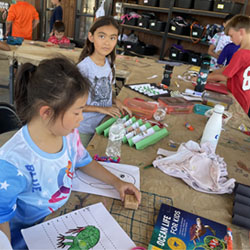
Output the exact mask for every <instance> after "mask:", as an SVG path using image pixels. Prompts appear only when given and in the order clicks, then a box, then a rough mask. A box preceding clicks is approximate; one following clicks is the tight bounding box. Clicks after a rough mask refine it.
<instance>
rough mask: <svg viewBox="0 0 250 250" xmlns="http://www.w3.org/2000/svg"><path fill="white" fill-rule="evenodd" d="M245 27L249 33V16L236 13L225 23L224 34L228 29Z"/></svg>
mask: <svg viewBox="0 0 250 250" xmlns="http://www.w3.org/2000/svg"><path fill="white" fill-rule="evenodd" d="M230 28H232V29H235V30H236V31H238V30H239V29H245V30H246V32H247V33H250V17H249V16H246V15H241V14H240V15H236V16H234V17H233V18H232V19H231V20H230V21H229V22H228V24H227V26H226V28H225V34H228V31H229V29H230Z"/></svg>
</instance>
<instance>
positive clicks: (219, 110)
mask: <svg viewBox="0 0 250 250" xmlns="http://www.w3.org/2000/svg"><path fill="white" fill-rule="evenodd" d="M224 109H225V108H224V106H223V105H220V104H217V105H215V106H214V111H215V112H216V113H220V114H223V112H224Z"/></svg>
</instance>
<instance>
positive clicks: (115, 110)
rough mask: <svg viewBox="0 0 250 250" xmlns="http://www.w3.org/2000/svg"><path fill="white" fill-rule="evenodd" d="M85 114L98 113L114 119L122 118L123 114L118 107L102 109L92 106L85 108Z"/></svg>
mask: <svg viewBox="0 0 250 250" xmlns="http://www.w3.org/2000/svg"><path fill="white" fill-rule="evenodd" d="M83 112H97V113H102V114H106V115H110V116H112V117H116V116H118V117H120V116H121V112H120V110H119V108H118V107H116V106H115V105H114V106H112V107H100V106H90V105H89V106H88V105H87V106H85V107H84V108H83Z"/></svg>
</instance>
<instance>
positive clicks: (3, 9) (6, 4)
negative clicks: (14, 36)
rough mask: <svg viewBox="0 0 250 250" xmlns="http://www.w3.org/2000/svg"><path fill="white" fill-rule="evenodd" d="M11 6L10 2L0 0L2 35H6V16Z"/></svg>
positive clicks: (8, 0) (9, 0)
mask: <svg viewBox="0 0 250 250" xmlns="http://www.w3.org/2000/svg"><path fill="white" fill-rule="evenodd" d="M11 4H12V1H11V0H0V23H2V24H3V34H4V35H5V33H6V25H5V21H6V18H7V16H8V10H9V7H10V5H11Z"/></svg>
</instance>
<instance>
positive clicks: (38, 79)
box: [0, 58, 141, 249]
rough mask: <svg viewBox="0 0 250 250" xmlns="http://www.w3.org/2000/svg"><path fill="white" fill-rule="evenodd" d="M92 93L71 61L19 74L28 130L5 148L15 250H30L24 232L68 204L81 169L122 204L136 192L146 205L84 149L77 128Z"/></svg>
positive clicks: (1, 179) (3, 190) (2, 203)
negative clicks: (112, 191)
mask: <svg viewBox="0 0 250 250" xmlns="http://www.w3.org/2000/svg"><path fill="white" fill-rule="evenodd" d="M89 88H90V84H89V81H88V80H87V79H86V78H84V77H83V76H82V75H81V73H80V72H79V70H78V69H77V67H76V66H75V64H74V63H72V62H70V61H69V60H67V59H66V58H53V59H47V60H43V61H41V62H40V64H39V66H34V65H33V64H31V63H25V64H23V65H22V66H21V67H20V69H19V71H18V74H17V77H16V83H15V103H16V110H17V114H18V116H19V118H20V120H21V122H22V125H23V126H22V128H21V129H20V130H18V131H17V132H16V134H15V135H14V136H13V137H12V138H11V139H10V140H9V141H7V142H6V143H5V144H4V145H3V146H2V147H1V148H0V231H2V232H4V233H5V235H6V236H7V237H8V238H9V240H11V243H12V247H13V249H26V248H27V246H26V245H25V242H24V239H23V238H22V235H21V229H23V228H27V227H30V226H33V225H34V224H35V223H39V222H41V221H42V220H43V219H44V218H45V217H46V216H47V215H49V214H50V213H53V212H54V211H56V210H57V209H59V208H60V207H62V206H63V205H64V204H65V203H66V202H67V200H68V199H69V196H70V194H71V189H72V180H73V177H74V174H75V170H76V169H79V171H83V172H84V173H85V174H88V175H90V176H92V177H94V178H97V179H99V180H100V181H103V182H105V183H107V184H109V185H113V186H114V187H115V188H116V189H117V191H118V192H119V194H120V197H121V200H124V196H125V194H126V193H130V194H134V195H135V196H136V198H137V200H138V202H139V203H140V200H141V194H140V192H139V190H138V189H137V188H136V187H135V186H134V185H133V184H131V183H127V182H124V181H122V180H120V179H119V178H118V177H116V176H115V175H113V174H112V173H111V172H109V171H108V170H106V169H105V168H104V167H103V166H102V165H100V164H99V163H98V162H97V161H95V160H93V159H92V158H91V156H90V155H89V153H88V152H87V150H86V149H85V148H84V147H83V146H82V144H81V140H80V137H79V132H78V130H77V127H78V126H79V123H80V122H81V121H82V120H83V115H82V109H83V108H84V106H85V104H86V101H87V98H88V92H89ZM38 131H39V133H38ZM39 247H41V246H39V245H38V246H37V248H39Z"/></svg>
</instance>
